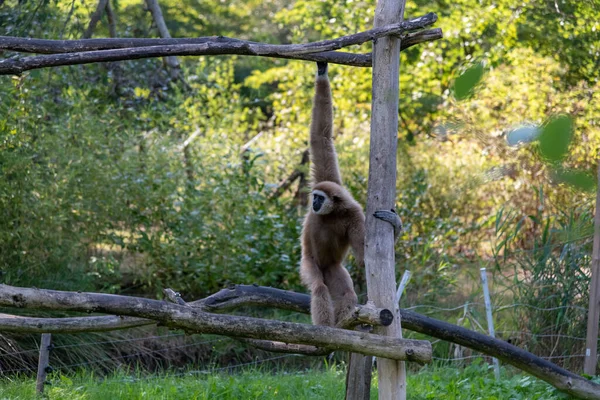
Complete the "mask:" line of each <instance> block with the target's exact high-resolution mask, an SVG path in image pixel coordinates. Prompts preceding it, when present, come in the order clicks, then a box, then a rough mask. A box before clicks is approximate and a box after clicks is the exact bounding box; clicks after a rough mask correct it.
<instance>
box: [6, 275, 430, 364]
mask: <svg viewBox="0 0 600 400" xmlns="http://www.w3.org/2000/svg"><path fill="white" fill-rule="evenodd" d="M0 305H1V306H9V307H19V308H31V309H45V310H64V311H82V312H103V313H109V314H116V315H129V316H132V317H140V318H148V319H154V320H156V321H159V322H161V323H162V324H164V325H166V326H169V327H171V328H174V329H184V330H187V331H192V332H199V333H200V332H201V333H211V334H217V335H224V336H230V337H236V338H238V337H243V338H247V339H261V340H262V339H264V338H265V337H268V338H269V339H272V340H274V341H280V342H292V343H298V344H305V345H313V346H316V347H322V348H327V349H329V350H330V351H334V350H346V351H352V352H355V353H361V354H371V355H375V356H378V357H385V358H390V359H396V360H407V361H414V362H419V363H424V362H429V361H430V360H431V343H429V342H428V341H424V340H408V339H400V338H386V337H382V336H378V335H372V334H364V333H359V332H354V331H348V330H345V329H337V328H331V327H328V326H315V325H307V324H298V323H291V322H281V321H274V320H267V319H260V318H251V317H241V316H231V315H219V314H212V313H208V312H204V311H202V310H200V309H198V308H193V307H188V306H181V305H177V304H170V303H167V302H164V301H158V300H151V299H144V298H140V297H128V296H118V295H109V294H100V293H76V292H63V291H55V290H44V289H29V288H17V287H12V286H8V285H3V284H0Z"/></svg>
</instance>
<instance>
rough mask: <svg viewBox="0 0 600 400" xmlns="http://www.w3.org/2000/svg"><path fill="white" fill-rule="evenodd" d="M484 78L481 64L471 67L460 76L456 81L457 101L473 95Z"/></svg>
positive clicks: (455, 94)
mask: <svg viewBox="0 0 600 400" xmlns="http://www.w3.org/2000/svg"><path fill="white" fill-rule="evenodd" d="M481 78H483V65H482V64H481V63H478V64H475V65H472V66H470V67H469V68H467V69H466V71H465V72H463V73H462V74H460V76H458V77H457V78H456V80H455V81H454V87H453V91H454V97H456V99H457V100H465V99H466V98H468V97H469V96H471V95H473V92H474V90H475V86H477V84H478V83H479V82H480V81H481Z"/></svg>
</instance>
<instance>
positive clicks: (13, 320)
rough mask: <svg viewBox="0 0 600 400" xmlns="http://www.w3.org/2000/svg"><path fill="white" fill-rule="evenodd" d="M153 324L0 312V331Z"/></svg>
mask: <svg viewBox="0 0 600 400" xmlns="http://www.w3.org/2000/svg"><path fill="white" fill-rule="evenodd" d="M153 324H156V321H152V320H149V319H144V318H133V317H119V316H116V315H105V316H99V317H72V318H32V317H26V318H25V317H18V316H14V315H8V314H0V332H21V333H45V332H50V333H82V332H107V331H115V330H118V329H128V328H134V327H136V326H144V325H153Z"/></svg>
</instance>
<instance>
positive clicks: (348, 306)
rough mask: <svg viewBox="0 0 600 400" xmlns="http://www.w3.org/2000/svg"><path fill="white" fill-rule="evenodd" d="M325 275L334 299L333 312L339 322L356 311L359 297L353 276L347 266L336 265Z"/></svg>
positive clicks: (336, 321)
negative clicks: (355, 289)
mask: <svg viewBox="0 0 600 400" xmlns="http://www.w3.org/2000/svg"><path fill="white" fill-rule="evenodd" d="M324 277H325V284H326V285H327V287H328V288H329V292H330V293H331V298H332V300H333V312H334V314H335V323H336V324H337V323H338V322H340V321H341V320H343V319H344V318H346V317H347V316H349V315H350V314H351V313H352V312H353V311H354V308H355V307H356V304H357V303H358V298H357V297H356V293H355V292H354V285H353V284H352V278H350V274H349V273H348V271H347V270H346V268H344V267H342V266H341V265H335V266H333V267H331V268H328V269H327V270H326V271H325V272H324Z"/></svg>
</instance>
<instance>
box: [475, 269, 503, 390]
mask: <svg viewBox="0 0 600 400" xmlns="http://www.w3.org/2000/svg"><path fill="white" fill-rule="evenodd" d="M479 272H480V273H481V284H482V286H483V301H484V303H485V314H486V316H487V324H488V332H489V334H490V336H491V337H496V332H495V331H494V319H493V317H492V301H491V300H490V288H489V286H488V281H487V273H486V270H485V268H480V269H479ZM492 362H493V363H494V375H495V376H496V380H500V363H499V362H498V359H497V358H496V357H493V358H492Z"/></svg>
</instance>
